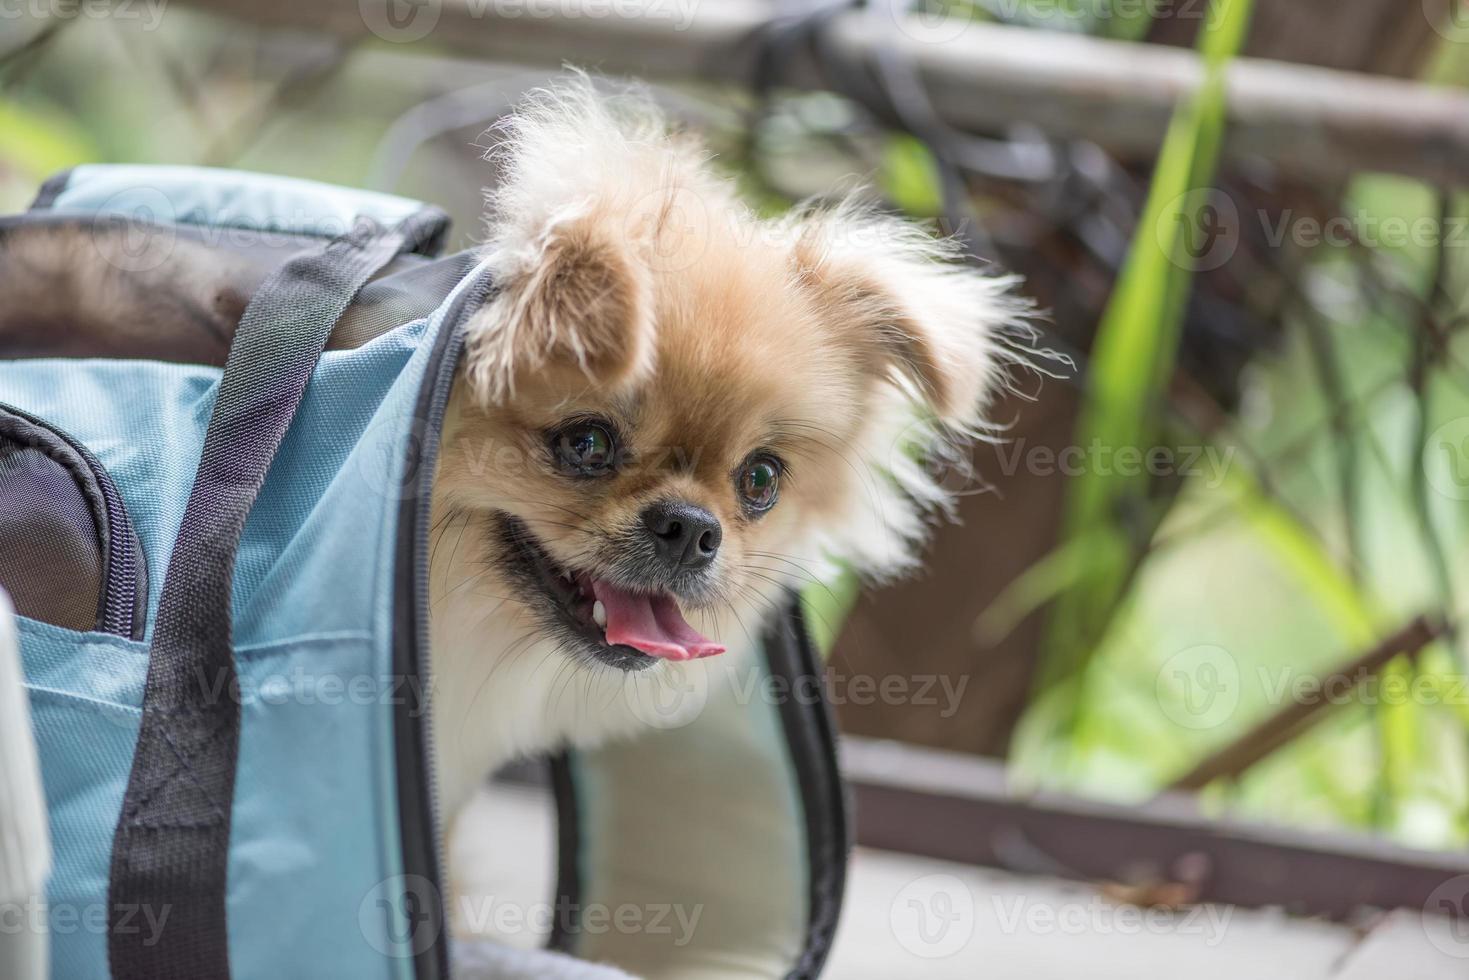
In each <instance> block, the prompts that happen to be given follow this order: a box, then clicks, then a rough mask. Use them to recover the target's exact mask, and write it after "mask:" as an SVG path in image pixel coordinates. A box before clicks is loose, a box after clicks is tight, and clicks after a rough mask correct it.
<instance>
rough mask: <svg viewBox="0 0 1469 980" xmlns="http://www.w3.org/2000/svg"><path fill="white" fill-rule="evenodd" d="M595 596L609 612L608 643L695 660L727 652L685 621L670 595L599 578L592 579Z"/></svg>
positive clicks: (676, 658)
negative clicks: (634, 589)
mask: <svg viewBox="0 0 1469 980" xmlns="http://www.w3.org/2000/svg"><path fill="white" fill-rule="evenodd" d="M592 595H594V596H596V597H597V599H598V601H600V602H601V603H602V608H603V609H605V610H606V611H607V642H608V643H611V644H622V645H624V646H630V647H632V648H634V649H636V650H641V651H643V652H644V653H646V654H648V655H649V656H650V657H664V658H666V659H668V660H695V659H697V658H699V657H712V656H714V655H715V654H716V653H723V652H724V647H722V646H720V645H719V644H718V643H715V642H714V641H712V640H710V639H709V638H707V637H705V636H704V635H703V634H701V633H700V632H699V631H698V630H696V629H694V628H693V627H692V626H690V625H689V624H688V623H687V622H685V621H684V618H683V613H681V612H679V609H678V603H677V602H675V601H673V598H672V597H671V596H667V595H655V596H649V595H639V594H637V593H635V592H627V591H624V590H623V589H620V588H618V587H617V586H615V585H612V584H611V583H609V582H603V581H601V580H600V579H593V580H592Z"/></svg>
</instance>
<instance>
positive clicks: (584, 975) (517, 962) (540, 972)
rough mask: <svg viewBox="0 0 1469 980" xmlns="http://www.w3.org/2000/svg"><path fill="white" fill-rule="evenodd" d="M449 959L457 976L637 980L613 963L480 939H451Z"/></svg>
mask: <svg viewBox="0 0 1469 980" xmlns="http://www.w3.org/2000/svg"><path fill="white" fill-rule="evenodd" d="M453 960H454V964H453V965H454V975H455V976H456V977H460V978H461V980H637V978H636V977H634V976H632V975H631V974H628V973H623V972H622V971H621V970H619V969H617V968H616V967H612V966H603V965H602V964H600V963H588V962H586V961H585V960H578V959H574V958H573V957H570V956H566V955H563V954H561V953H552V952H549V951H548V950H543V949H512V948H510V947H508V946H501V945H499V944H498V943H492V942H490V941H488V940H484V939H457V940H455V941H454V945H453Z"/></svg>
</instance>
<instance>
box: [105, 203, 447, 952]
mask: <svg viewBox="0 0 1469 980" xmlns="http://www.w3.org/2000/svg"><path fill="white" fill-rule="evenodd" d="M446 221H447V219H446V218H445V217H444V215H443V214H442V213H441V212H438V211H434V210H431V209H426V210H424V211H421V212H419V213H417V214H415V215H413V216H412V217H410V218H409V219H407V220H406V221H404V222H402V223H401V224H399V225H398V226H396V227H395V228H393V229H391V230H385V229H384V228H383V227H382V226H380V225H379V224H377V223H376V222H374V221H372V220H370V219H366V218H359V219H358V220H357V223H356V226H355V227H354V228H353V229H352V231H350V232H349V233H347V234H346V235H343V236H342V237H340V238H336V239H334V240H332V241H330V242H327V243H326V244H324V245H323V246H322V247H321V248H319V249H315V250H313V251H311V252H309V253H306V254H304V255H299V256H297V257H295V258H293V259H291V260H290V261H288V262H286V263H285V265H283V266H282V267H281V268H280V269H278V270H276V271H275V272H274V273H273V274H272V275H271V276H270V277H269V278H267V279H266V280H265V282H264V283H262V284H261V286H260V288H259V290H257V291H256V293H255V295H254V297H253V298H252V299H251V300H250V303H249V305H248V306H247V307H246V308H245V312H244V314H243V315H242V316H241V318H240V324H239V328H238V329H237V331H236V333H235V336H234V341H233V343H232V344H231V346H230V351H229V357H228V359H227V360H226V362H225V367H224V374H223V376H222V377H221V379H220V383H219V395H218V399H217V400H216V402H215V404H214V412H213V414H212V415H211V416H210V419H209V428H208V429H207V430H206V431H205V434H204V451H203V454H202V457H201V458H200V461H199V469H198V471H197V473H196V474H195V476H194V486H193V489H192V490H191V491H190V492H189V499H188V502H187V504H186V505H185V507H184V518H183V524H182V526H181V527H180V529H179V534H178V539H177V541H176V542H175V543H174V549H173V555H172V557H171V558H170V560H169V563H168V570H167V573H166V574H165V576H164V579H163V593H162V597H161V598H160V600H159V606H158V613H157V620H156V622H157V625H156V627H155V628H154V633H153V641H152V648H151V650H150V651H149V657H148V678H147V684H146V687H145V689H144V694H143V718H142V727H141V729H140V730H139V732H138V746H137V751H136V753H135V754H134V756H133V768H132V773H131V776H130V777H129V779H128V788H127V794H126V795H125V796H124V798H123V803H122V813H121V815H120V816H119V818H118V823H117V830H116V833H115V834H114V836H113V841H112V867H111V877H110V879H109V882H108V910H109V911H108V958H109V961H110V965H111V969H112V976H113V977H114V978H115V980H216V978H217V980H226V978H228V977H229V975H230V967H229V942H228V935H227V931H226V928H225V872H226V867H227V864H228V861H229V841H230V810H231V807H232V805H233V802H234V790H235V766H236V763H237V761H238V754H239V742H240V706H239V703H238V701H237V700H236V699H235V697H234V688H235V683H234V682H235V663H234V656H233V653H232V645H231V626H230V595H231V589H232V584H233V579H234V565H235V551H236V548H237V547H238V546H239V543H240V534H241V532H242V531H243V529H244V526H245V518H246V517H247V516H248V515H249V513H250V508H251V506H252V505H253V504H254V502H255V497H256V495H257V494H258V493H259V492H260V487H261V485H262V484H263V483H264V482H265V475H266V471H267V470H268V469H269V468H270V463H271V460H272V459H273V458H274V457H275V453H276V450H277V449H278V448H279V447H280V444H281V440H282V439H283V438H284V437H285V434H286V429H287V428H288V427H289V426H290V424H291V419H292V417H293V416H294V415H295V413H296V407H297V405H299V404H300V401H301V396H302V394H303V393H304V391H305V389H306V382H307V381H308V380H309V379H310V377H311V373H312V371H313V370H314V369H315V366H316V362H317V360H318V358H319V357H320V355H321V351H322V349H323V348H324V347H325V345H326V341H327V337H328V336H329V335H330V333H331V330H332V326H333V325H334V324H335V323H336V322H337V320H338V319H339V318H340V317H341V316H342V313H343V312H344V311H345V310H346V309H347V306H348V305H349V304H350V303H351V301H352V298H353V297H354V296H355V295H356V293H357V291H358V290H359V289H361V288H362V286H363V284H364V283H366V282H367V280H368V279H369V278H371V277H372V275H373V273H374V272H377V271H378V270H379V269H381V268H382V267H383V266H385V265H387V264H388V263H389V262H391V261H392V260H393V258H394V257H396V256H397V255H399V254H400V253H402V252H405V251H412V250H426V249H425V246H426V245H427V248H428V249H431V248H432V247H433V244H432V243H433V242H435V241H436V240H437V239H440V238H442V233H443V230H444V227H445V225H446ZM144 910H147V911H148V912H149V915H150V916H151V918H150V919H149V920H148V921H160V922H164V923H165V926H164V935H163V936H162V938H161V939H160V938H159V937H150V936H148V933H147V931H146V930H142V929H138V928H137V927H136V923H137V922H138V921H141V920H142V916H141V915H140V914H139V913H140V912H141V911H144ZM165 914H166V915H167V916H168V918H167V919H163V918H162V916H163V915H165ZM149 940H152V941H149Z"/></svg>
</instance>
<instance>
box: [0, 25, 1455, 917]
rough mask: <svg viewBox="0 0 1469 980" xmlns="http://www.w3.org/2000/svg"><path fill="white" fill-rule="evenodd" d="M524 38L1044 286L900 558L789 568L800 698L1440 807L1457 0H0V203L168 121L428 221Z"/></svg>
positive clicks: (477, 173)
mask: <svg viewBox="0 0 1469 980" xmlns="http://www.w3.org/2000/svg"><path fill="white" fill-rule="evenodd" d="M562 62H569V63H573V64H577V65H581V66H584V67H587V68H589V69H592V70H594V71H601V72H604V73H606V74H608V75H610V76H622V75H631V76H634V77H638V78H640V79H642V80H644V81H645V82H646V84H647V85H648V86H649V87H650V89H651V90H652V91H653V93H654V94H655V96H656V97H657V98H658V100H659V101H660V102H661V103H663V104H664V105H665V106H666V107H667V109H668V111H669V112H670V113H671V115H672V116H673V117H675V118H676V119H678V120H679V121H680V122H682V123H684V124H686V125H688V126H690V127H693V128H695V129H697V130H699V131H701V132H702V133H704V134H706V135H707V137H708V139H709V140H710V142H711V143H712V145H713V146H714V147H715V149H716V150H717V151H718V153H719V156H718V160H717V163H718V165H719V166H721V167H724V168H726V169H727V171H728V172H729V173H730V174H731V175H732V176H734V177H735V178H736V179H738V180H739V181H740V183H741V184H742V185H743V187H744V188H745V189H746V191H747V193H748V196H749V199H750V200H751V201H752V203H754V204H755V205H756V206H757V207H758V208H760V209H762V210H764V211H766V212H770V213H776V212H779V211H781V210H783V209H785V208H788V207H790V206H791V205H792V204H793V203H795V202H797V201H800V200H802V199H805V198H808V197H811V196H818V197H819V196H822V195H831V194H833V193H836V192H841V191H845V190H847V189H850V188H852V187H854V186H858V185H863V184H865V185H867V186H868V187H870V189H871V193H872V194H873V195H874V196H875V197H877V198H879V199H880V200H881V201H882V202H883V203H884V204H885V205H886V206H888V207H890V208H893V209H898V210H902V211H904V212H907V213H909V214H912V215H915V216H917V217H920V218H923V219H925V220H929V221H932V222H933V223H934V225H935V227H936V228H937V229H939V230H942V231H944V232H947V233H954V234H958V235H960V236H961V237H962V238H963V239H964V241H965V242H966V244H967V245H968V246H969V248H970V251H971V253H972V256H973V260H974V261H975V262H977V263H982V264H985V265H989V266H992V267H994V268H997V269H1000V270H1005V271H1013V272H1016V273H1019V274H1021V275H1023V276H1024V277H1025V281H1026V285H1025V292H1027V293H1028V294H1029V295H1031V296H1032V297H1034V299H1035V300H1036V302H1037V304H1038V305H1039V307H1040V308H1041V309H1042V310H1044V311H1045V314H1046V315H1045V317H1044V320H1043V322H1042V324H1041V327H1040V333H1039V334H1038V336H1037V338H1036V341H1035V344H1036V346H1037V348H1040V349H1043V350H1044V351H1046V352H1047V354H1046V356H1043V357H1040V358H1038V359H1037V360H1038V363H1039V364H1041V365H1042V366H1043V367H1044V369H1045V370H1044V371H1043V372H1038V373H1018V374H1017V375H1016V376H1015V378H1014V384H1013V387H1012V390H1011V391H1009V392H1007V393H1006V394H1005V395H1004V396H1003V397H1002V398H1000V399H999V400H998V401H997V403H996V405H995V406H994V413H993V414H994V420H995V422H996V423H997V431H996V433H995V437H994V439H993V440H992V441H990V442H988V443H986V444H984V445H982V446H981V447H980V448H979V449H978V450H976V452H975V453H974V455H973V457H972V458H970V459H964V460H959V461H947V462H945V463H942V464H940V463H935V464H934V465H936V466H940V465H941V466H942V468H943V475H944V480H945V483H946V485H948V486H949V487H950V488H951V489H953V490H954V491H955V493H956V500H957V506H956V509H955V514H954V515H953V516H954V517H955V518H956V520H954V521H942V522H940V523H939V525H938V527H937V532H936V536H935V541H934V544H933V547H932V550H931V561H930V562H929V564H928V566H927V569H926V571H925V572H924V573H923V574H922V575H920V576H918V577H916V578H914V579H911V580H908V581H904V582H901V583H897V584H889V585H886V586H883V585H878V584H872V583H860V582H854V581H842V582H835V583H826V584H824V585H822V586H819V587H818V586H813V588H812V589H811V590H810V593H809V594H808V596H807V598H808V603H809V607H810V610H811V613H812V620H813V622H814V624H815V626H816V628H817V631H818V632H819V633H820V635H821V639H822V642H823V643H824V644H825V645H827V646H828V647H829V649H830V651H831V655H830V656H831V668H830V672H829V676H828V681H829V682H830V686H831V691H832V697H833V701H834V702H835V704H836V707H837V711H838V714H839V716H840V720H841V727H842V728H843V730H844V731H845V732H847V733H850V734H852V735H855V736H865V737H869V738H875V739H884V740H892V741H895V742H898V743H903V744H905V745H909V746H917V747H923V748H926V749H935V750H942V752H943V753H944V754H942V755H941V756H931V755H919V756H914V757H913V758H914V759H933V758H940V757H941V758H944V759H949V758H950V756H949V755H947V753H960V754H963V755H964V756H966V757H967V756H972V757H976V758H979V759H985V760H998V761H1002V762H1003V763H1004V765H1005V769H1004V774H1005V783H1006V785H1007V786H1008V787H1009V789H1008V790H1007V792H1010V793H1014V792H1023V793H1029V792H1032V791H1036V792H1039V791H1048V792H1050V791H1062V792H1065V793H1068V794H1075V795H1079V796H1084V797H1091V798H1098V799H1101V800H1106V801H1111V802H1114V803H1122V804H1128V805H1134V804H1142V803H1144V802H1145V801H1149V800H1152V799H1154V798H1156V797H1157V796H1158V795H1159V794H1160V793H1164V792H1165V791H1170V790H1173V791H1184V792H1188V793H1193V792H1197V793H1198V794H1199V795H1198V796H1197V798H1196V799H1195V800H1194V801H1193V804H1192V805H1196V806H1197V807H1198V808H1199V810H1200V812H1202V813H1203V814H1205V815H1207V816H1208V817H1210V818H1211V819H1220V820H1224V819H1229V820H1240V819H1243V820H1248V821H1251V822H1259V823H1267V824H1275V825H1287V826H1290V827H1295V828H1302V829H1308V830H1312V831H1318V830H1320V831H1330V832H1332V833H1337V832H1342V833H1350V834H1361V835H1373V836H1376V837H1379V838H1382V839H1384V840H1386V841H1388V842H1391V843H1394V844H1398V845H1404V846H1408V847H1412V848H1418V849H1425V850H1441V851H1452V850H1456V849H1461V848H1462V847H1463V846H1464V845H1465V844H1466V842H1469V681H1466V679H1469V672H1466V666H1469V663H1466V656H1469V639H1466V638H1465V637H1464V635H1463V633H1462V631H1461V630H1460V629H1459V628H1458V623H1459V619H1460V616H1459V614H1460V612H1461V610H1462V609H1463V607H1464V601H1465V596H1466V589H1469V549H1466V548H1465V544H1466V520H1469V361H1466V359H1465V358H1466V356H1469V347H1466V344H1469V341H1466V339H1465V338H1464V337H1462V336H1461V333H1462V332H1463V331H1461V329H1460V328H1461V327H1462V326H1464V325H1465V322H1466V320H1465V296H1466V286H1469V278H1466V276H1469V263H1466V259H1469V248H1466V246H1469V207H1466V201H1465V198H1464V196H1463V195H1462V194H1461V193H1460V192H1459V189H1458V187H1457V186H1456V185H1457V184H1458V183H1461V182H1462V180H1463V175H1464V174H1465V173H1469V168H1466V166H1465V164H1466V163H1469V92H1464V91H1463V86H1464V85H1465V83H1466V82H1469V9H1466V8H1464V7H1462V6H1460V5H1459V3H1458V0H1255V2H1253V3H1248V2H1245V0H1214V2H1212V3H1208V2H1204V0H1177V2H1169V0H972V2H943V0H926V2H922V3H917V4H914V3H894V4H883V3H878V2H874V3H871V4H869V5H866V6H865V7H859V6H857V5H853V4H829V3H826V4H823V3H816V4H813V3H775V2H753V0H637V2H633V0H626V2H620V0H607V2H605V3H601V4H593V3H585V4H575V3H571V2H570V0H565V2H551V0H545V2H540V3H537V2H536V0H517V2H509V0H481V2H479V3H474V2H472V0H443V2H442V3H440V2H438V0H418V2H414V3H410V2H401V3H400V2H399V0H362V2H361V3H326V2H317V3H313V2H309V0H294V2H290V0H258V2H249V0H194V2H183V0H113V2H104V0H96V2H91V3H89V2H87V0H16V2H13V3H9V4H4V3H0V207H3V208H4V209H5V210H6V211H14V210H18V209H23V208H24V207H25V206H26V205H27V203H28V201H29V200H30V198H31V197H32V196H33V195H34V193H35V191H36V188H37V186H38V184H39V183H40V182H41V181H42V180H43V179H44V178H45V177H47V176H48V175H50V174H52V173H54V172H56V171H58V170H61V169H63V168H66V167H69V166H72V165H75V164H78V163H83V162H88V161H109V162H124V161H136V162H171V163H198V164H209V165H218V166H229V167H239V168H246V169H252V170H261V171H268V172H273V173H281V174H290V175H297V176H304V177H311V178H316V179H321V180H325V181H331V182H334V183H341V184H348V185H353V186H361V187H369V188H374V189H378V190H385V191H391V192H395V193H399V194H403V195H407V196H411V197H416V198H420V199H423V200H426V201H430V202H433V203H435V204H438V205H440V206H442V207H444V208H446V209H447V210H448V211H449V212H450V213H451V214H452V215H454V216H455V219H456V229H457V233H458V236H459V238H458V241H457V246H458V247H470V246H472V245H473V244H474V243H475V241H476V237H477V235H478V234H479V233H480V230H481V222H480V211H481V201H480V194H481V189H482V188H483V187H484V186H485V185H487V184H489V183H491V182H492V181H493V173H492V172H491V170H490V167H489V165H488V164H486V163H485V162H483V161H482V160H481V159H480V156H481V152H482V146H483V144H484V136H483V134H484V132H485V130H486V129H487V128H488V127H489V126H491V125H492V124H493V123H494V121H495V119H496V118H497V117H498V116H499V115H501V114H502V113H504V112H505V111H507V109H508V108H509V107H510V106H511V105H512V104H513V103H514V102H515V101H516V100H517V99H518V98H519V96H520V95H521V93H522V92H524V91H525V90H526V89H528V88H530V87H533V86H535V85H537V84H540V83H542V82H543V81H544V80H545V79H546V78H547V77H549V75H550V74H551V73H552V72H553V71H554V70H555V69H556V68H557V67H558V66H559V65H560V64H561V63H562ZM892 678H897V679H898V681H897V683H890V684H889V685H888V686H886V687H885V686H883V684H882V683H881V682H882V681H883V680H884V679H887V680H889V681H891V679H892ZM860 761H861V760H860V759H859V760H858V762H859V763H860ZM859 777H860V772H859ZM1017 788H1018V789H1017ZM860 801H861V797H860V794H859V802H860ZM859 819H860V815H859ZM859 826H860V825H859ZM1162 875H1163V877H1165V878H1171V877H1176V876H1177V874H1176V871H1165V872H1163V873H1162ZM1466 892H1469V887H1466ZM1465 910H1466V912H1469V905H1466V907H1465Z"/></svg>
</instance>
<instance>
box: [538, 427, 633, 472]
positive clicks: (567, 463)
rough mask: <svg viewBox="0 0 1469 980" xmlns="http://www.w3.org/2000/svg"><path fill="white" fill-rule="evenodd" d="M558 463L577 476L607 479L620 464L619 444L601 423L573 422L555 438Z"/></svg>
mask: <svg viewBox="0 0 1469 980" xmlns="http://www.w3.org/2000/svg"><path fill="white" fill-rule="evenodd" d="M551 450H552V452H554V453H555V454H556V461H557V462H558V463H560V464H561V465H562V466H563V467H564V468H565V469H566V470H567V471H568V472H571V473H573V474H575V475H577V476H605V475H606V474H608V473H610V472H612V466H613V463H615V462H616V456H617V442H616V440H614V439H613V438H612V431H611V430H610V429H609V428H608V427H607V426H605V425H602V424H601V423H598V422H585V421H583V422H572V423H571V424H570V425H567V426H565V427H563V428H561V429H558V430H557V431H556V432H555V433H554V434H553V435H552V436H551Z"/></svg>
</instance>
